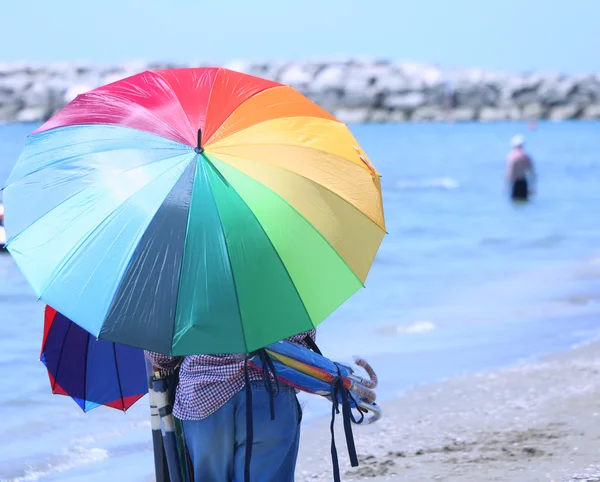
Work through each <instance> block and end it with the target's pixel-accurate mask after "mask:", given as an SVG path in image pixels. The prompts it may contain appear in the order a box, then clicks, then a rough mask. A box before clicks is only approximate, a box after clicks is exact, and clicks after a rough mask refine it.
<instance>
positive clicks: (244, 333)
mask: <svg viewBox="0 0 600 482" xmlns="http://www.w3.org/2000/svg"><path fill="white" fill-rule="evenodd" d="M211 93H212V91H211ZM198 157H199V158H200V157H202V158H203V159H204V160H206V161H207V163H208V164H209V165H210V166H211V167H212V168H213V169H214V170H215V172H216V173H217V174H218V175H219V176H223V174H221V172H220V171H219V170H218V169H217V168H216V167H215V166H214V165H213V163H212V162H210V160H209V159H208V157H207V156H206V154H204V153H203V154H199V155H198ZM198 166H200V160H199V161H198ZM196 169H198V167H196ZM208 187H209V188H210V192H211V194H212V197H213V199H214V191H213V188H212V184H211V183H210V180H209V181H208ZM231 188H232V189H233V186H231ZM234 191H235V189H234ZM235 192H236V194H237V191H235ZM238 196H239V194H238ZM215 208H216V211H217V216H218V217H219V225H220V226H221V233H222V234H223V241H225V243H224V244H225V249H226V250H227V259H228V261H229V263H228V264H229V271H230V272H231V280H232V281H233V290H234V292H235V299H236V302H237V307H238V314H239V317H240V327H241V329H242V336H243V338H244V348H245V349H246V352H247V351H248V344H247V342H246V330H244V322H243V320H242V307H241V306H240V297H239V294H238V289H237V283H236V282H235V275H234V273H233V266H232V265H231V256H230V254H229V245H228V244H227V241H226V240H225V232H224V228H223V220H222V219H221V213H220V212H219V206H218V204H217V202H216V200H215Z"/></svg>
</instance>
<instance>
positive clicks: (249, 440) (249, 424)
mask: <svg viewBox="0 0 600 482" xmlns="http://www.w3.org/2000/svg"><path fill="white" fill-rule="evenodd" d="M244 379H245V381H246V454H245V456H246V459H245V461H244V482H250V461H251V459H252V445H253V443H254V425H253V419H252V386H251V385H250V374H249V373H248V357H246V360H245V361H244Z"/></svg>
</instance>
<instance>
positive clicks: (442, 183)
mask: <svg viewBox="0 0 600 482" xmlns="http://www.w3.org/2000/svg"><path fill="white" fill-rule="evenodd" d="M459 187H460V183H459V182H458V181H457V180H456V179H453V178H451V177H433V178H430V179H422V180H403V181H398V182H396V188H397V189H398V190H400V191H426V190H438V191H452V190H454V189H458V188H459Z"/></svg>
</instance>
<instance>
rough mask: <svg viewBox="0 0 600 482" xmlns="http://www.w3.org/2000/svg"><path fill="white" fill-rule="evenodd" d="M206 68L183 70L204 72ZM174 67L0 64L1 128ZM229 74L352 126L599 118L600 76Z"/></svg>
mask: <svg viewBox="0 0 600 482" xmlns="http://www.w3.org/2000/svg"><path fill="white" fill-rule="evenodd" d="M201 65H203V62H196V63H190V64H188V66H201ZM173 67H185V65H178V64H175V63H172V62H145V61H134V62H129V63H124V64H121V65H96V64H92V63H89V62H75V63H64V62H63V63H60V62H56V63H52V64H33V63H27V62H19V63H11V64H0V109H1V110H0V121H16V120H17V119H26V120H33V119H35V120H38V117H40V116H41V117H42V119H43V117H47V116H48V115H50V114H51V113H53V112H55V111H57V110H58V109H60V108H61V107H62V106H64V104H65V103H67V102H69V101H71V100H72V99H73V98H74V97H76V96H77V95H78V94H81V93H83V92H86V91H88V90H91V89H94V88H96V87H98V86H100V85H104V84H107V83H112V82H115V81H118V80H120V79H122V78H124V77H128V76H130V75H134V74H136V73H139V72H143V71H144V70H148V69H151V70H155V69H164V68H173ZM225 67H228V68H230V69H232V70H236V71H240V72H245V73H248V74H251V75H256V76H260V77H265V78H268V79H272V80H275V81H278V82H282V83H284V84H288V85H292V86H293V87H295V88H297V89H298V90H299V91H300V92H301V93H303V94H305V95H306V96H307V97H309V98H310V99H311V100H313V101H314V102H316V103H317V104H319V105H321V106H322V107H323V108H325V109H326V110H328V111H331V112H337V113H338V114H339V115H340V116H342V117H344V118H345V119H347V120H348V121H349V122H364V121H367V122H404V121H407V120H416V121H445V120H449V119H453V120H456V121H471V120H475V119H480V120H482V121H495V120H513V119H542V118H551V119H555V120H560V119H572V118H580V117H581V118H586V119H597V118H599V114H598V108H599V107H598V106H600V74H590V75H578V76H564V75H559V74H556V73H552V72H550V73H542V72H540V73H532V74H511V73H505V72H495V71H488V70H483V69H453V70H442V69H440V68H438V67H436V66H432V65H426V64H422V63H418V62H389V61H386V60H382V59H377V58H369V57H357V58H332V59H320V60H313V61H305V62H287V61H273V62H247V61H242V60H238V61H233V62H230V63H228V64H226V65H225Z"/></svg>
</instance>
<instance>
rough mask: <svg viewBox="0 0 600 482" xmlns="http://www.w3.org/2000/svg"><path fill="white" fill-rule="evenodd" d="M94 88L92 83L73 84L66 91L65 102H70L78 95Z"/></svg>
mask: <svg viewBox="0 0 600 482" xmlns="http://www.w3.org/2000/svg"><path fill="white" fill-rule="evenodd" d="M107 83H108V82H107ZM93 88H94V87H92V86H91V85H85V84H76V85H73V86H72V87H70V88H69V89H67V91H66V92H65V93H64V96H63V100H64V103H65V104H68V103H69V102H71V101H72V100H73V99H75V97H77V96H78V95H80V94H85V93H86V92H89V91H90V90H92V89H93Z"/></svg>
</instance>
